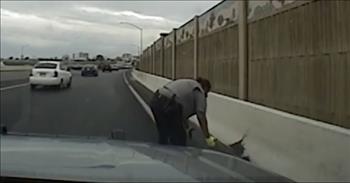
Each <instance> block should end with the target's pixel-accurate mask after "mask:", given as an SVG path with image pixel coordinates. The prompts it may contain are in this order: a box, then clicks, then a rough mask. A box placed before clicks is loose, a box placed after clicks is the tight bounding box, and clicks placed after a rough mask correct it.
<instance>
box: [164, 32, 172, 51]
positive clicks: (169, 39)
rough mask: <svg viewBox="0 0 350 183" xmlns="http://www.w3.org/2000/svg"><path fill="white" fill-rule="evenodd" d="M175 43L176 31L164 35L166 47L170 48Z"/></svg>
mask: <svg viewBox="0 0 350 183" xmlns="http://www.w3.org/2000/svg"><path fill="white" fill-rule="evenodd" d="M173 43H174V32H171V33H170V34H168V35H167V36H165V37H164V48H169V47H171V46H172V45H173Z"/></svg>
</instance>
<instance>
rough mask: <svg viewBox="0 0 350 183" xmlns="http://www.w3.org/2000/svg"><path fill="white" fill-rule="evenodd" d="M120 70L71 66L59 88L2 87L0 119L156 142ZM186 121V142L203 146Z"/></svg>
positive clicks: (41, 129) (15, 125) (26, 126)
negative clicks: (86, 71) (87, 73)
mask: <svg viewBox="0 0 350 183" xmlns="http://www.w3.org/2000/svg"><path fill="white" fill-rule="evenodd" d="M125 72H126V71H118V72H112V73H102V72H100V75H99V76H98V77H81V76H80V72H77V71H73V83H72V87H71V88H70V89H62V90H58V89H56V88H37V89H35V90H31V89H30V87H29V85H26V86H20V87H15V88H11V86H10V87H9V88H8V87H5V88H7V89H4V87H2V89H1V113H0V117H1V124H5V125H6V126H7V127H8V130H9V131H12V132H21V133H38V134H50V135H56V134H57V135H73V136H103V137H108V136H110V134H111V131H112V130H123V131H124V132H125V136H126V139H127V140H131V141H145V142H157V130H156V127H155V125H154V123H153V121H152V119H151V118H150V117H149V115H148V114H147V113H146V111H145V109H144V108H143V107H142V106H141V104H140V103H139V101H137V99H136V97H135V96H134V95H133V93H132V92H131V91H130V89H129V88H128V86H127V84H126V83H125V80H124V75H126V76H128V74H124V73H125ZM131 83H134V82H131ZM133 85H134V87H136V88H135V89H139V88H140V87H137V85H135V84H133ZM138 91H140V90H138ZM142 93H144V92H141V93H140V94H142ZM149 95H151V94H149ZM144 98H147V97H145V96H144ZM148 98H149V97H148ZM146 102H147V100H146ZM190 125H191V126H192V127H194V128H195V129H196V130H195V131H194V132H193V138H192V139H189V141H188V145H189V146H196V147H200V148H207V146H206V144H205V141H204V137H203V134H202V132H201V130H200V129H199V128H198V126H196V125H194V124H190ZM216 149H217V150H219V151H223V152H227V153H231V154H238V155H240V154H241V153H242V152H243V149H242V148H241V147H240V148H235V149H232V148H227V147H226V146H224V145H223V144H221V145H219V146H217V148H216Z"/></svg>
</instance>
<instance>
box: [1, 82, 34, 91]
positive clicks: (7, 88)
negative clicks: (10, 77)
mask: <svg viewBox="0 0 350 183" xmlns="http://www.w3.org/2000/svg"><path fill="white" fill-rule="evenodd" d="M28 85H29V83H23V84H18V85H13V86H8V87H3V88H0V91H4V90H10V89H14V88H19V87H24V86H28Z"/></svg>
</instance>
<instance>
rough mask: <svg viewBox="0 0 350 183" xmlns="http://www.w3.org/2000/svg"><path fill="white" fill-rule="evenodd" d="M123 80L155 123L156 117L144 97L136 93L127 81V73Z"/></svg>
mask: <svg viewBox="0 0 350 183" xmlns="http://www.w3.org/2000/svg"><path fill="white" fill-rule="evenodd" d="M123 79H124V82H125V84H126V85H127V86H128V87H129V89H130V91H131V93H132V94H133V95H134V96H135V97H136V99H137V100H138V101H139V102H140V104H141V105H142V107H143V108H144V109H145V111H146V112H147V114H148V115H149V116H150V117H151V118H152V121H153V122H154V116H153V114H152V111H151V108H150V107H149V106H148V105H147V104H146V102H145V101H144V100H143V99H142V97H141V96H140V95H139V94H138V93H137V92H136V91H135V89H134V88H133V87H132V86H131V85H130V83H129V81H128V80H127V79H126V76H125V72H124V73H123Z"/></svg>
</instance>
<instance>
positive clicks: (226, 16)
mask: <svg viewBox="0 0 350 183" xmlns="http://www.w3.org/2000/svg"><path fill="white" fill-rule="evenodd" d="M237 19H238V3H237V2H235V1H230V0H227V1H223V2H222V3H221V4H219V5H218V6H216V7H215V8H213V9H212V10H210V11H208V12H206V13H205V14H203V15H201V16H200V17H199V19H198V24H199V37H201V36H203V35H206V34H209V33H210V32H212V31H214V30H216V29H218V28H221V27H225V26H228V25H232V24H236V23H237Z"/></svg>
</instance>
